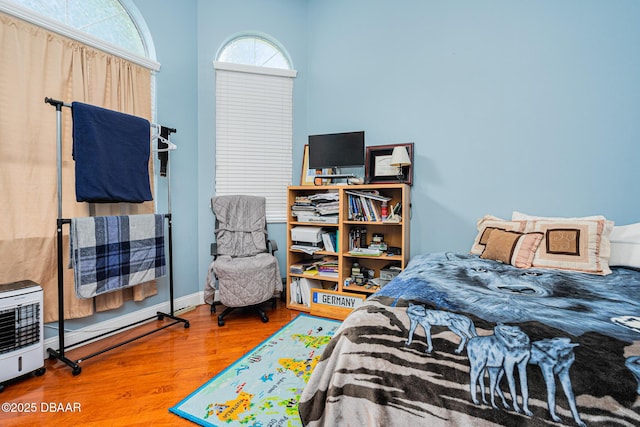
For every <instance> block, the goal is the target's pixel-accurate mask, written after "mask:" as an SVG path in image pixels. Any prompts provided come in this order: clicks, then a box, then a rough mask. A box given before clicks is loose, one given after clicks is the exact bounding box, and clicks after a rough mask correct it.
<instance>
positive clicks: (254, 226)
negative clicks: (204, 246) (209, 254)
mask: <svg viewBox="0 0 640 427" xmlns="http://www.w3.org/2000/svg"><path fill="white" fill-rule="evenodd" d="M265 204H266V199H265V198H264V197H259V196H246V195H233V196H216V197H213V198H211V210H212V211H213V214H214V215H215V216H216V231H215V233H216V243H217V250H218V255H229V256H232V257H241V256H253V255H256V254H259V253H262V252H266V251H267V238H266V233H267V217H266V208H265Z"/></svg>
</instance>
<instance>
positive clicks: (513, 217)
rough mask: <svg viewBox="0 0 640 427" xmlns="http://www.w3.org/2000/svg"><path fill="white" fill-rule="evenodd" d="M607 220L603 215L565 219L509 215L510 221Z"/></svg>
mask: <svg viewBox="0 0 640 427" xmlns="http://www.w3.org/2000/svg"><path fill="white" fill-rule="evenodd" d="M601 219H607V218H605V217H604V216H603V215H592V216H582V217H576V218H566V217H561V216H535V215H528V214H525V213H522V212H518V211H513V213H512V214H511V221H536V220H543V221H545V220H550V221H559V220H562V221H588V220H596V221H597V220H601Z"/></svg>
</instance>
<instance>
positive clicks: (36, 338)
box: [0, 280, 45, 391]
mask: <svg viewBox="0 0 640 427" xmlns="http://www.w3.org/2000/svg"><path fill="white" fill-rule="evenodd" d="M42 329H43V320H42V288H41V287H40V286H39V285H37V284H36V283H34V282H32V281H30V280H24V281H20V282H14V283H10V284H5V285H0V391H2V390H3V389H4V383H5V382H7V381H9V380H11V379H14V378H17V377H20V376H23V375H27V374H30V373H35V374H36V375H42V374H44V372H45V368H44V350H43V331H42Z"/></svg>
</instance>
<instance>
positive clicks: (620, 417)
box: [299, 253, 640, 426]
mask: <svg viewBox="0 0 640 427" xmlns="http://www.w3.org/2000/svg"><path fill="white" fill-rule="evenodd" d="M612 270H613V272H612V274H610V275H607V276H599V275H589V274H584V273H576V272H567V271H559V270H550V269H526V270H525V269H517V268H515V267H512V266H509V265H504V264H501V263H498V262H496V261H490V260H483V259H480V258H479V257H477V256H473V255H457V254H451V253H438V254H428V255H423V256H418V257H415V258H413V259H412V260H411V262H410V263H409V265H408V267H407V268H406V269H405V270H404V271H403V272H402V273H401V274H400V275H399V276H397V277H396V278H395V279H394V280H393V281H392V282H390V283H389V284H388V285H387V286H385V287H384V288H383V289H382V290H380V291H379V292H377V293H376V294H374V295H373V296H371V297H370V298H369V299H368V300H367V301H366V302H365V304H364V305H363V306H362V307H360V308H359V309H357V310H355V311H354V312H353V313H352V314H351V315H350V316H349V317H348V318H347V319H346V320H345V321H344V323H343V325H342V327H341V328H340V329H339V330H338V331H337V333H336V335H335V337H334V338H333V339H332V341H331V342H330V343H329V345H328V346H327V347H326V349H325V351H324V353H323V356H322V359H321V361H320V362H319V363H318V365H317V367H316V369H315V371H314V373H313V374H312V376H311V378H310V380H309V383H308V385H307V387H306V388H305V390H304V392H303V394H302V396H301V398H300V405H299V410H300V416H301V419H302V421H303V423H304V424H305V425H309V426H320V425H334V424H333V423H334V420H343V421H345V422H351V423H352V424H354V425H355V424H358V423H360V424H362V423H364V424H366V423H367V422H368V421H373V420H375V422H374V424H375V425H389V426H394V425H398V426H400V425H402V426H406V425H429V426H469V425H473V426H489V425H490V426H495V425H502V426H551V425H570V426H571V425H578V426H586V425H589V426H594V425H598V426H637V425H640V397H639V394H640V385H639V384H640V383H639V381H640V272H638V271H634V270H631V269H624V268H613V269H612Z"/></svg>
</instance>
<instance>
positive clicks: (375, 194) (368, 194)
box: [345, 190, 391, 202]
mask: <svg viewBox="0 0 640 427" xmlns="http://www.w3.org/2000/svg"><path fill="white" fill-rule="evenodd" d="M345 193H347V194H350V195H352V196H358V197H364V198H366V199H373V200H378V201H380V202H388V201H389V200H391V197H387V196H383V195H381V194H380V192H379V191H378V190H371V191H358V190H346V191H345Z"/></svg>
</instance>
